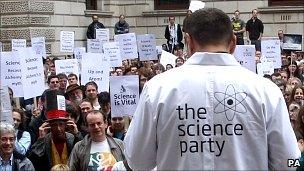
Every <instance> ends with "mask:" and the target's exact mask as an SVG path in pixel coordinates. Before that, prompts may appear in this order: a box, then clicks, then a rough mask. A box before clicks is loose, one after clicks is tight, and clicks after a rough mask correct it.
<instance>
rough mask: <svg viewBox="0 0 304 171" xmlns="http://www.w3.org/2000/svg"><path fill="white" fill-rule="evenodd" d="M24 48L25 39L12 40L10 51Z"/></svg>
mask: <svg viewBox="0 0 304 171" xmlns="http://www.w3.org/2000/svg"><path fill="white" fill-rule="evenodd" d="M25 47H26V40H25V39H12V51H18V49H20V48H25Z"/></svg>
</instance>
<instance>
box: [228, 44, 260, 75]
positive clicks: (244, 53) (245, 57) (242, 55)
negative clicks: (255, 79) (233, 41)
mask: <svg viewBox="0 0 304 171" xmlns="http://www.w3.org/2000/svg"><path fill="white" fill-rule="evenodd" d="M233 55H234V57H235V58H236V60H237V61H238V62H239V63H240V64H241V65H242V66H243V67H245V68H247V69H249V70H250V71H252V72H254V73H256V65H255V61H254V58H255V47H254V45H236V48H235V51H234V54H233Z"/></svg>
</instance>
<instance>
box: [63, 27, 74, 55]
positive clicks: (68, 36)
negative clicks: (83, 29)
mask: <svg viewBox="0 0 304 171" xmlns="http://www.w3.org/2000/svg"><path fill="white" fill-rule="evenodd" d="M73 51H74V32H73V31H61V32H60V52H73Z"/></svg>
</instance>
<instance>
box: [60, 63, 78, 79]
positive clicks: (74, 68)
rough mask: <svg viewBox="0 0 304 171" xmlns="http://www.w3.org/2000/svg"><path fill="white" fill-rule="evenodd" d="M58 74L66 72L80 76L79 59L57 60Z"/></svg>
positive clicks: (66, 73)
mask: <svg viewBox="0 0 304 171" xmlns="http://www.w3.org/2000/svg"><path fill="white" fill-rule="evenodd" d="M55 67H56V68H55V69H56V74H59V73H64V74H65V75H67V76H68V75H69V74H72V73H73V74H76V75H77V77H78V78H79V73H78V71H79V69H78V62H77V59H64V60H55Z"/></svg>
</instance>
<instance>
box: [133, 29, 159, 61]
mask: <svg viewBox="0 0 304 171" xmlns="http://www.w3.org/2000/svg"><path fill="white" fill-rule="evenodd" d="M137 46H138V53H139V59H140V61H148V60H157V53H156V41H155V36H154V35H152V34H144V35H138V36H137Z"/></svg>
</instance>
